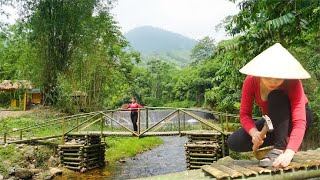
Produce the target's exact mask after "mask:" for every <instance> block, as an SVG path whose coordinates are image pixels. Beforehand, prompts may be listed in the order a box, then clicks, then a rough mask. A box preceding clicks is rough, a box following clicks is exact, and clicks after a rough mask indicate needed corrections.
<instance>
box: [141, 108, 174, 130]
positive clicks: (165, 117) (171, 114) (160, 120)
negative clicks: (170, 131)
mask: <svg viewBox="0 0 320 180" xmlns="http://www.w3.org/2000/svg"><path fill="white" fill-rule="evenodd" d="M176 112H177V110H176V111H173V112H172V113H170V114H168V115H167V116H166V117H164V118H162V119H161V120H160V121H159V122H157V123H156V124H154V125H153V126H151V127H150V128H149V129H146V130H144V131H143V132H142V133H141V134H140V135H143V134H144V133H146V132H148V131H149V130H151V129H152V128H154V127H156V126H157V125H158V124H160V123H161V122H163V121H164V120H166V119H167V118H169V117H170V116H172V115H173V114H175V113H176Z"/></svg>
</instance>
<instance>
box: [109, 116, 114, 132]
mask: <svg viewBox="0 0 320 180" xmlns="http://www.w3.org/2000/svg"><path fill="white" fill-rule="evenodd" d="M111 117H112V118H114V117H113V112H112V113H111ZM112 122H113V121H112V120H111V119H110V128H111V130H113V124H112Z"/></svg>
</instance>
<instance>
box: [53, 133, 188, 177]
mask: <svg viewBox="0 0 320 180" xmlns="http://www.w3.org/2000/svg"><path fill="white" fill-rule="evenodd" d="M161 138H162V139H163V141H164V143H163V144H162V145H160V146H159V147H156V148H154V149H152V150H150V151H147V152H144V153H142V154H139V155H137V156H135V157H132V158H125V159H124V162H123V163H121V162H116V163H115V164H113V165H109V164H108V165H106V166H105V167H104V168H101V169H95V170H92V171H89V172H87V173H78V172H72V171H70V172H67V173H65V174H64V175H63V176H60V177H56V178H55V180H82V179H83V180H109V179H117V180H118V179H120V180H121V179H133V178H141V177H148V176H155V175H160V174H167V173H173V172H180V171H184V170H186V169H187V168H186V160H185V151H184V144H185V143H186V142H187V137H185V136H182V137H179V136H168V137H161Z"/></svg>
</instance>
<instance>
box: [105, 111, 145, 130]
mask: <svg viewBox="0 0 320 180" xmlns="http://www.w3.org/2000/svg"><path fill="white" fill-rule="evenodd" d="M101 114H102V115H104V116H105V117H108V118H109V119H111V121H114V122H115V123H117V124H119V125H120V126H121V127H123V128H125V129H126V130H127V131H129V132H131V133H133V134H134V135H136V136H139V135H138V134H137V133H135V132H134V131H132V130H131V129H129V128H127V127H126V126H125V125H123V124H121V123H120V122H118V121H117V120H115V119H114V118H112V117H110V116H109V115H108V114H106V113H104V112H101Z"/></svg>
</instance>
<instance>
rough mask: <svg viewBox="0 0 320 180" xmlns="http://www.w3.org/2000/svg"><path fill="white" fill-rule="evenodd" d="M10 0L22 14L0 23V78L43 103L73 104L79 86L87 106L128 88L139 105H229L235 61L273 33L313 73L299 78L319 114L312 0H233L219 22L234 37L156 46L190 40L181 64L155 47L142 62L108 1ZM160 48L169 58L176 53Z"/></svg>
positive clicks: (233, 99) (125, 95) (236, 91)
mask: <svg viewBox="0 0 320 180" xmlns="http://www.w3.org/2000/svg"><path fill="white" fill-rule="evenodd" d="M10 3H13V4H14V5H15V7H20V9H19V11H20V12H21V13H20V14H21V17H20V20H19V21H17V22H16V23H15V24H14V25H10V26H7V25H5V24H2V25H1V32H0V41H1V43H0V70H1V71H0V79H3V80H4V79H28V80H31V81H32V82H33V83H35V84H36V86H38V87H41V89H42V90H43V92H44V93H45V101H44V103H45V104H47V105H53V106H57V107H59V108H60V109H62V110H64V111H77V110H78V107H77V106H75V105H74V103H73V99H72V98H71V97H70V94H71V93H72V92H74V91H81V92H85V93H86V95H87V98H88V99H89V100H87V101H86V102H85V103H84V104H83V106H84V107H95V109H105V108H109V109H110V108H117V107H119V106H121V105H122V104H123V103H126V102H128V99H129V97H131V96H135V97H137V98H138V99H139V101H140V103H141V104H143V105H147V106H175V107H204V108H208V109H214V110H218V111H224V112H226V111H228V112H231V113H238V111H239V102H240V97H241V87H242V81H243V79H244V75H242V74H240V73H239V71H238V70H239V69H240V68H241V67H242V66H243V65H244V64H246V63H247V62H248V61H250V60H251V59H252V58H253V57H255V56H256V55H257V54H259V53H260V52H262V51H263V50H265V49H266V48H268V47H269V46H271V45H273V44H274V43H276V42H280V43H281V44H282V45H283V46H284V47H286V48H287V49H288V50H289V51H290V52H291V53H292V54H294V56H295V57H296V58H297V59H298V60H299V61H300V62H301V63H302V64H303V66H304V67H305V68H306V69H307V70H308V71H309V72H310V74H311V75H312V78H311V79H309V80H304V81H303V83H304V87H305V91H306V94H307V95H308V98H309V101H310V104H311V107H312V109H314V112H315V115H316V119H318V116H319V111H320V106H319V104H320V89H319V81H320V70H319V69H320V63H319V60H320V45H319V44H320V24H319V23H320V4H319V1H318V0H295V1H282V0H274V1H269V0H260V1H252V0H244V1H241V2H240V3H239V4H238V6H239V7H240V11H239V13H238V14H236V15H234V16H229V17H227V18H226V19H225V20H224V21H223V22H222V23H223V28H224V29H225V30H226V32H227V33H228V34H229V35H231V36H233V39H230V40H227V41H222V42H215V41H214V40H213V39H211V38H209V37H205V38H203V39H201V40H199V41H198V42H197V43H196V44H194V45H192V42H193V41H192V40H190V41H188V42H186V44H183V43H177V42H178V41H177V40H175V41H173V42H172V46H159V47H160V48H162V49H163V50H165V51H167V50H172V49H174V48H173V47H176V46H179V45H183V48H185V47H186V48H191V49H192V50H191V55H190V58H189V62H192V63H190V64H189V65H186V64H188V63H185V62H181V64H184V67H182V68H181V67H179V66H177V65H175V64H174V63H168V62H170V61H168V60H165V59H166V58H165V57H163V56H161V57H158V56H156V57H150V56H148V57H146V58H148V60H147V61H146V62H145V63H141V58H142V55H141V54H143V53H144V52H148V53H149V52H152V51H153V48H155V47H151V46H149V47H150V49H140V48H139V46H140V45H134V43H131V47H132V45H133V46H135V47H136V48H135V49H136V50H130V49H132V48H130V47H129V41H130V42H133V41H134V38H135V37H134V36H135V35H134V32H131V33H128V34H126V35H125V36H124V35H123V34H122V33H121V32H120V30H119V24H117V22H116V21H115V20H114V18H113V16H112V15H111V14H110V13H109V10H110V8H112V4H108V3H105V1H103V0H88V1H63V0H41V1H40V0H27V1H10V2H7V4H6V5H9V6H10ZM1 8H3V6H2V7H1ZM0 12H2V11H0ZM145 35H146V37H145V39H140V40H141V41H140V43H141V44H144V43H147V42H148V41H150V40H152V41H156V42H158V43H159V44H161V42H162V40H163V38H162V35H160V34H159V35H158V36H156V37H151V36H150V37H149V36H147V35H148V33H145ZM177 37H179V36H177ZM191 46H192V47H191ZM166 48H168V49H166ZM128 49H129V50H128ZM137 50H138V51H139V50H140V51H141V52H138V51H137ZM174 50H175V49H174ZM166 53H170V52H166ZM168 56H169V57H171V58H173V59H174V56H175V55H168ZM177 59H178V58H177ZM1 96H3V97H4V96H6V95H5V94H1Z"/></svg>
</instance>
